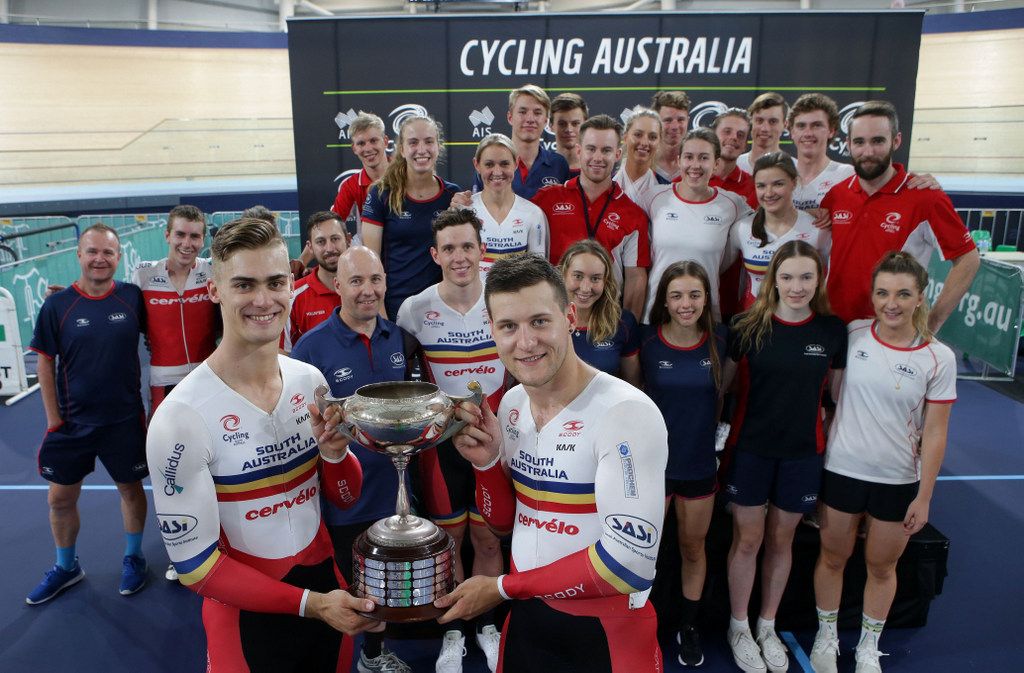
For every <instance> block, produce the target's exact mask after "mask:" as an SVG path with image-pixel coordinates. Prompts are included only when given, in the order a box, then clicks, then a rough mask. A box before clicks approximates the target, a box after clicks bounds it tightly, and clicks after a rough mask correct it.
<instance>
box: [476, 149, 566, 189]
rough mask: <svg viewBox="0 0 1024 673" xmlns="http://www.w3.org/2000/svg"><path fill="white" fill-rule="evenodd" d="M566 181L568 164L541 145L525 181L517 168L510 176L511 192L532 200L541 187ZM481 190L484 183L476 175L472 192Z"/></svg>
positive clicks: (559, 155) (560, 156)
mask: <svg viewBox="0 0 1024 673" xmlns="http://www.w3.org/2000/svg"><path fill="white" fill-rule="evenodd" d="M568 179H569V162H568V161H566V160H565V157H563V156H562V155H561V154H559V153H558V152H555V151H554V150H546V149H544V146H543V145H541V147H540V152H538V153H537V158H536V159H534V160H533V165H532V166H530V171H529V172H528V173H527V174H526V181H525V182H524V181H523V175H522V173H520V172H519V170H518V168H517V170H516V171H515V173H514V174H513V175H512V191H513V192H515V193H516V194H518V195H519V196H521V197H523V198H524V199H532V198H533V195H534V194H536V193H537V191H538V190H540V188H541V187H547V186H549V185H560V184H562V183H563V182H565V181H566V180H568ZM483 188H484V181H483V180H481V179H480V174H479V173H477V174H476V176H475V177H474V178H473V191H474V192H479V191H481V190H482V189H483Z"/></svg>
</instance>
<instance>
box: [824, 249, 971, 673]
mask: <svg viewBox="0 0 1024 673" xmlns="http://www.w3.org/2000/svg"><path fill="white" fill-rule="evenodd" d="M926 287H928V272H927V271H925V269H924V268H923V267H922V266H921V264H920V263H918V261H917V260H916V259H914V257H913V256H912V255H910V254H909V253H906V252H890V253H888V254H887V255H885V256H884V257H883V258H882V260H881V261H880V262H879V264H878V266H876V267H875V270H874V274H873V275H872V287H871V303H872V305H873V307H874V310H875V317H874V319H869V320H855V321H853V322H851V323H850V325H849V357H848V358H847V369H846V372H845V374H844V375H843V381H842V386H841V388H840V391H839V400H838V407H837V410H836V418H835V422H834V423H833V424H832V427H831V429H830V432H829V442H828V452H827V453H826V456H825V474H824V477H823V478H822V489H821V501H822V504H823V506H822V508H821V513H820V525H821V554H820V555H819V556H818V564H817V566H816V567H815V569H814V595H815V599H816V603H817V606H818V635H817V637H815V639H814V647H813V648H812V650H811V664H812V665H813V666H814V670H816V671H819V672H822V673H824V672H827V671H832V672H834V671H835V670H836V657H837V656H838V653H839V637H838V634H837V632H836V621H837V617H838V613H839V598H840V595H841V594H842V590H843V570H844V568H845V567H846V562H847V560H848V559H849V558H850V555H851V554H852V553H853V548H854V543H855V542H856V540H857V530H858V527H859V524H860V523H861V520H862V519H866V521H867V539H866V540H865V544H864V561H865V565H866V566H867V570H868V572H867V583H866V584H865V586H864V601H863V605H864V613H863V618H862V621H861V634H860V640H859V641H858V643H857V649H856V659H857V671H858V672H859V673H880V671H881V670H882V669H881V665H880V664H879V662H878V657H879V652H878V638H879V636H880V635H881V632H882V627H883V626H884V624H885V619H886V617H887V615H888V613H889V608H890V607H891V606H892V601H893V597H894V596H895V594H896V563H897V561H899V559H900V556H902V555H903V551H904V549H906V546H907V540H909V539H910V536H911V535H913V534H914V533H916V532H918V531H919V530H921V528H923V527H924V525H925V524H926V523H927V522H928V509H929V504H930V502H931V498H932V492H933V491H934V489H935V481H936V478H937V477H938V474H939V468H940V467H941V466H942V458H943V456H944V454H945V451H946V433H947V431H948V429H949V414H950V408H951V407H952V406H953V404H952V403H953V402H954V401H955V400H956V359H955V357H954V355H953V351H951V350H950V349H949V348H948V347H947V346H945V345H944V344H942V343H940V342H939V341H936V340H935V337H934V336H932V334H931V332H930V331H929V330H928V303H927V300H926V299H925V296H924V291H925V288H926Z"/></svg>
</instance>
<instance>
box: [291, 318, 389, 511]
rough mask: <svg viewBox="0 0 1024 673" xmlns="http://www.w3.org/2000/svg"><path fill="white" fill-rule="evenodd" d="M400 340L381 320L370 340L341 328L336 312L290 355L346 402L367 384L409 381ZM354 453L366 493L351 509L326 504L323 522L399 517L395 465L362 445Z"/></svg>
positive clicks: (351, 447) (304, 339) (308, 334)
mask: <svg viewBox="0 0 1024 673" xmlns="http://www.w3.org/2000/svg"><path fill="white" fill-rule="evenodd" d="M402 334H403V332H402V330H401V329H400V328H399V327H398V325H396V324H395V323H393V322H391V321H389V320H384V319H383V318H380V317H378V318H377V327H376V328H374V330H373V334H372V335H370V338H369V339H367V338H366V337H365V336H364V335H362V334H358V333H356V332H354V331H353V330H352V329H351V328H350V327H349V326H348V325H346V324H345V323H344V322H342V320H341V317H340V316H339V315H338V311H337V310H335V311H334V313H332V314H331V316H330V317H329V318H327V320H325V321H323V322H322V323H320V324H319V325H317V326H316V327H314V328H313V329H311V330H310V331H308V332H306V333H305V334H303V335H302V338H301V339H299V342H298V343H297V344H296V345H295V348H293V349H292V354H291V355H292V357H293V358H295V359H296V360H301V361H302V362H307V363H309V364H311V365H313V366H314V367H316V368H317V369H319V370H320V371H321V372H323V375H324V378H326V379H327V384H328V385H329V386H330V387H331V395H333V396H334V397H347V396H348V395H351V394H352V393H354V392H355V391H356V389H357V388H359V387H360V386H365V385H366V384H368V383H383V382H385V381H403V380H405V371H406V366H405V353H404V350H403V348H404V346H403V337H402ZM350 449H351V450H352V452H353V453H355V455H356V458H358V459H359V464H360V465H362V468H363V490H362V494H361V495H360V496H359V500H357V501H356V503H355V504H354V505H353V506H352V507H349V508H348V509H339V508H337V507H335V506H334V505H332V504H331V503H330V502H328V501H327V500H326V499H323V501H322V503H321V504H322V505H323V513H324V521H326V522H327V523H328V524H330V525H332V526H346V525H350V524H356V523H364V522H367V521H376V520H377V519H381V518H383V517H386V516H391V515H392V514H394V513H395V497H396V496H397V494H398V473H397V472H395V466H394V465H393V464H392V463H391V459H390V458H388V457H387V456H383V455H381V454H379V453H376V452H374V451H370V450H369V449H367V448H366V447H364V446H360V445H359V444H354V443H353V444H351V445H350Z"/></svg>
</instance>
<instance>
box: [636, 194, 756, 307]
mask: <svg viewBox="0 0 1024 673" xmlns="http://www.w3.org/2000/svg"><path fill="white" fill-rule="evenodd" d="M749 211H750V208H749V207H748V206H747V204H746V203H745V202H744V201H743V197H741V196H739V195H738V194H733V193H732V192H729V191H726V190H724V189H714V194H713V195H712V197H711V198H710V199H708V200H707V201H702V202H691V201H684V200H683V199H681V198H680V197H679V196H678V195H677V194H676V192H675V189H673V188H672V187H671V186H670V185H666V186H665V188H664V189H663V190H662V191H660V192H658V193H657V195H656V196H655V197H654V198H653V199H652V201H651V205H650V211H649V212H650V216H651V269H650V273H649V275H648V280H647V302H646V304H645V307H644V319H643V322H644V323H647V322H648V321H649V320H650V314H651V305H652V304H653V303H654V294H655V292H656V291H657V289H658V281H659V280H660V279H661V274H663V273H664V272H665V269H667V268H668V267H669V266H670V265H671V264H673V263H674V262H681V261H683V260H693V261H695V262H698V263H699V264H700V265H701V266H703V267H704V270H705V271H707V274H708V279H709V280H710V281H711V300H712V301H711V306H712V310H713V311H714V315H715V318H716V319H720V318H721V312H720V311H719V308H718V304H719V298H718V275H719V273H720V272H721V270H722V269H724V268H727V267H728V266H729V265H730V264H732V260H733V258H734V254H733V249H732V247H731V246H730V245H729V233H730V231H731V230H732V227H733V225H735V224H736V222H738V221H739V220H740V218H742V217H743V216H744V215H746V214H747V213H748V212H749ZM723 262H724V263H723Z"/></svg>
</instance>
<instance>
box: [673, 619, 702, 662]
mask: <svg viewBox="0 0 1024 673" xmlns="http://www.w3.org/2000/svg"><path fill="white" fill-rule="evenodd" d="M676 642H677V643H679V663H680V664H682V665H683V666H684V667H691V668H696V667H697V666H700V665H701V664H703V663H704V651H703V650H701V649H700V633H698V632H697V627H696V626H692V625H690V626H684V627H683V630H682V631H680V632H679V633H677V634H676Z"/></svg>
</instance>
